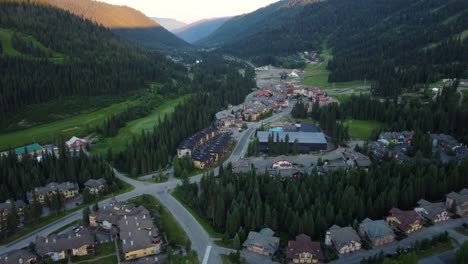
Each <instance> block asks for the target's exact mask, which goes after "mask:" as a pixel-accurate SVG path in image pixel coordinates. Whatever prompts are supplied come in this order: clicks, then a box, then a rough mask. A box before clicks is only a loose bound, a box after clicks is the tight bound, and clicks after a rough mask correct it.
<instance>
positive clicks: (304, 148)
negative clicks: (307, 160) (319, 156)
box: [257, 131, 327, 153]
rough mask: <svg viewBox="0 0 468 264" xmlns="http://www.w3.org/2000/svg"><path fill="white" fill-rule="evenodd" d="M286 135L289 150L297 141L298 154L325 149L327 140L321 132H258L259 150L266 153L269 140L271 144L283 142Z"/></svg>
mask: <svg viewBox="0 0 468 264" xmlns="http://www.w3.org/2000/svg"><path fill="white" fill-rule="evenodd" d="M286 135H288V137H289V149H290V150H291V151H292V150H293V148H294V142H296V141H297V144H298V151H299V152H300V153H309V152H313V151H321V150H326V149H327V140H326V139H325V135H324V134H323V133H321V132H269V131H259V132H257V137H258V140H259V142H260V150H261V151H262V152H267V151H268V141H269V139H270V140H272V141H273V142H281V141H282V142H285V141H286Z"/></svg>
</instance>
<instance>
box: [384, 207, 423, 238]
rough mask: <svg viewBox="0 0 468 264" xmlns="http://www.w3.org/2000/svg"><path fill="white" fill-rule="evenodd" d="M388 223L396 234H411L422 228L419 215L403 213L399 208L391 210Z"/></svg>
mask: <svg viewBox="0 0 468 264" xmlns="http://www.w3.org/2000/svg"><path fill="white" fill-rule="evenodd" d="M387 223H388V224H389V225H390V226H391V227H392V228H393V230H394V231H395V232H400V233H404V234H407V235H409V234H411V233H413V232H415V231H417V230H419V229H421V228H422V222H421V220H420V219H419V215H418V214H417V213H416V212H415V211H413V210H409V211H402V210H400V209H398V208H392V209H390V216H388V217H387Z"/></svg>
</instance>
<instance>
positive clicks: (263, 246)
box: [242, 228, 279, 256]
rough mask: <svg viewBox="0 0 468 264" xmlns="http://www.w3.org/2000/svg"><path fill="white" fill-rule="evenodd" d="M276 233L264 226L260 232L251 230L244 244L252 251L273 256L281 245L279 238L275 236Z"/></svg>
mask: <svg viewBox="0 0 468 264" xmlns="http://www.w3.org/2000/svg"><path fill="white" fill-rule="evenodd" d="M274 234H275V232H274V231H273V230H271V229H270V228H263V229H262V230H260V232H254V231H250V232H249V236H248V237H247V240H245V242H244V243H243V244H242V246H243V247H244V248H245V249H247V250H248V251H250V252H254V253H257V254H261V255H265V256H273V254H275V252H276V250H278V247H279V238H278V237H275V236H273V235H274Z"/></svg>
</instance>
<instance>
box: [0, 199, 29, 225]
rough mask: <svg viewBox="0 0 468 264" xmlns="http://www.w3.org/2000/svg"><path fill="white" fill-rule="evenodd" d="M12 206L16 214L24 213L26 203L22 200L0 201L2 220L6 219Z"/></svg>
mask: <svg viewBox="0 0 468 264" xmlns="http://www.w3.org/2000/svg"><path fill="white" fill-rule="evenodd" d="M13 206H15V211H16V214H17V215H18V216H22V215H24V209H25V208H26V207H27V204H26V203H25V202H24V201H23V200H17V201H12V200H6V201H5V202H3V203H0V216H1V217H2V218H1V219H2V220H6V219H7V217H8V215H9V214H10V213H11V209H12V208H13Z"/></svg>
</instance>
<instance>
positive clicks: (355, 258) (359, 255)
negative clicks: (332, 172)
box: [332, 217, 468, 264]
mask: <svg viewBox="0 0 468 264" xmlns="http://www.w3.org/2000/svg"><path fill="white" fill-rule="evenodd" d="M463 223H468V218H466V217H465V218H459V219H454V220H449V221H446V222H442V223H439V224H436V225H433V226H431V227H428V228H423V229H421V230H419V231H417V232H416V233H413V234H411V235H410V236H408V237H407V238H406V239H403V240H401V241H397V242H394V243H391V244H389V245H387V246H384V247H378V248H374V249H371V250H360V251H358V252H355V253H351V254H347V255H343V256H341V257H340V258H339V259H338V260H336V261H333V262H332V263H339V264H341V263H343V264H348V263H349V264H352V263H359V262H360V261H361V260H362V259H363V258H366V257H370V256H374V255H375V254H378V253H379V252H380V251H381V250H382V251H383V252H384V253H385V254H389V253H390V254H393V253H395V252H396V249H397V247H400V248H407V247H409V246H411V244H412V243H413V242H415V241H417V240H422V239H424V238H431V237H433V236H434V235H438V234H440V233H443V232H444V231H447V232H449V236H450V237H452V238H454V239H455V240H456V241H457V242H458V243H460V244H461V243H463V241H465V240H467V239H468V237H466V236H464V235H462V234H460V233H458V232H456V231H455V230H453V228H455V227H458V226H460V225H462V224H463ZM449 255H450V254H447V255H445V254H444V257H445V258H449ZM426 261H428V260H426ZM426 263H430V262H426ZM435 263H437V262H435ZM435 263H434V264H435Z"/></svg>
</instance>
